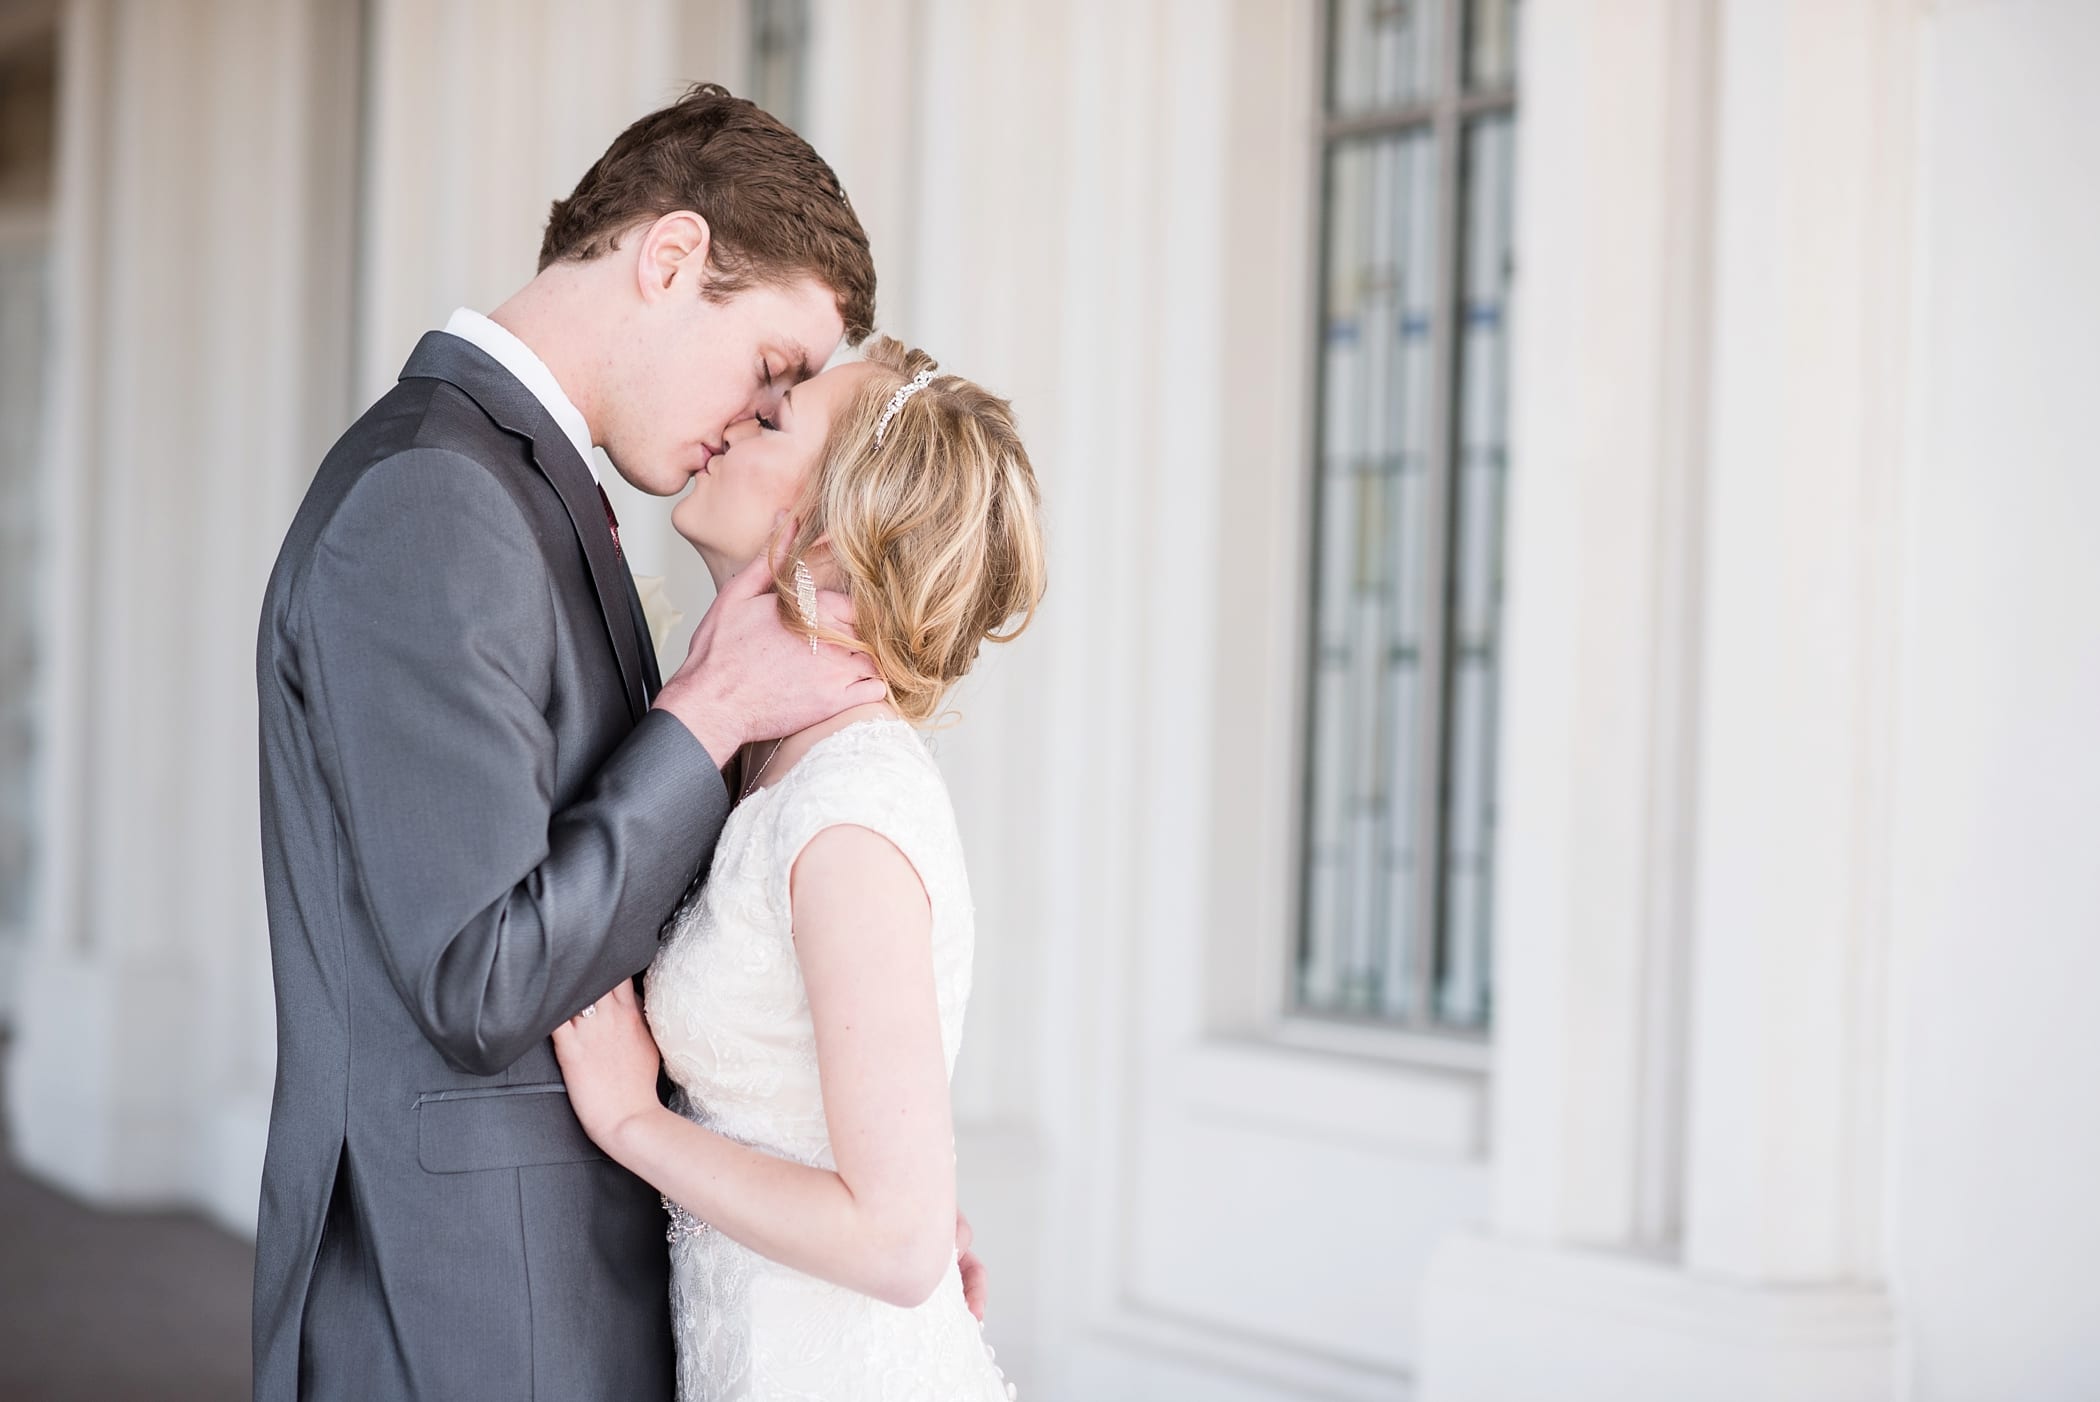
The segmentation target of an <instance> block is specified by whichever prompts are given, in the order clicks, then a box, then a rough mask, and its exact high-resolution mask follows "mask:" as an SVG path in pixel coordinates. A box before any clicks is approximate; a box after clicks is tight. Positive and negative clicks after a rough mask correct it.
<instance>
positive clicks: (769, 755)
mask: <svg viewBox="0 0 2100 1402" xmlns="http://www.w3.org/2000/svg"><path fill="white" fill-rule="evenodd" d="M785 739H787V736H785V735H783V736H781V737H780V740H775V741H774V742H773V748H772V749H770V750H767V751H766V757H765V759H764V761H762V762H761V763H760V764H759V766H758V772H757V773H756V774H753V775H752V776H751V782H750V783H749V784H747V785H745V786H744V791H743V793H741V794H739V795H738V796H737V802H738V803H742V802H743V801H744V800H745V799H747V798H749V797H751V795H753V794H755V793H757V792H758V781H759V780H761V779H763V778H765V777H766V765H768V764H771V763H772V762H773V756H775V755H777V754H779V753H780V741H781V740H785Z"/></svg>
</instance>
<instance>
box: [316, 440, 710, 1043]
mask: <svg viewBox="0 0 2100 1402" xmlns="http://www.w3.org/2000/svg"><path fill="white" fill-rule="evenodd" d="M296 616H297V617H298V618H299V619H300V627H299V638H298V652H299V656H300V660H301V671H302V673H303V675H304V678H305V682H306V688H307V693H308V694H307V698H306V700H307V706H308V710H309V713H310V716H311V724H312V726H313V733H314V738H315V742H316V747H317V749H318V751H319V754H320V761H321V766H322V771H323V775H324V778H325V780H326V782H327V785H328V788H329V795H330V800H331V802H332V804H333V806H334V809H335V815H336V821H337V824H338V830H339V833H340V840H341V842H342V844H343V846H344V847H345V849H346V856H347V864H348V868H349V869H348V871H347V872H346V878H347V880H346V882H345V887H346V891H347V892H348V893H349V894H348V895H346V898H355V899H358V900H361V901H362V902H363V904H364V906H365V914H366V916H367V918H368V919H369V923H370V925H371V927H372V928H373V929H374V930H376V931H377V933H378V939H379V943H380V947H381V951H382V955H383V958H384V960H385V962H386V966H387V972H388V974H389V976H390V977H391V978H392V980H393V982H394V985H395V987H396V988H397V989H398V991H399V992H400V995H401V997H402V999H403V1001H404V1002H406V1003H407V1005H408V1007H409V1008H410V1010H411V1011H412V1012H413V1013H414V1015H415V1017H416V1019H417V1021H418V1023H419V1024H420V1025H421V1027H422V1029H423V1032H424V1034H425V1035H426V1036H427V1037H429V1039H430V1040H431V1042H432V1043H433V1044H434V1045H435V1046H436V1047H437V1048H438V1049H439V1051H441V1052H442V1053H443V1054H444V1056H445V1059H446V1060H447V1061H448V1062H450V1063H451V1064H452V1065H454V1066H456V1067H458V1068H459V1069H461V1070H462V1071H465V1072H467V1073H469V1074H473V1075H494V1074H496V1073H497V1072H500V1071H502V1070H503V1069H504V1068H505V1067H507V1066H509V1065H510V1064H511V1063H512V1062H513V1061H516V1060H517V1059H518V1058H519V1057H520V1056H522V1055H524V1054H525V1053H526V1052H527V1051H529V1050H531V1048H532V1047H533V1046H535V1045H536V1044H538V1043H539V1042H540V1040H541V1039H543V1038H545V1037H546V1036H547V1035H548V1034H549V1033H550V1032H552V1031H553V1029H554V1028H555V1027H556V1026H557V1025H558V1024H560V1023H561V1022H562V1021H563V1020H564V1019H566V1018H568V1017H571V1016H573V1015H574V1014H575V1012H576V1010H577V1009H578V1008H581V1007H583V1006H584V1005H585V1004H587V1003H589V1002H590V1001H591V1000H592V999H593V998H596V997H597V996H598V995H600V994H602V993H604V992H605V990H606V989H608V988H610V987H612V986H613V985H614V984H615V983H617V982H619V981H620V980H621V979H623V978H626V977H629V976H631V975H633V974H635V973H636V972H638V971H639V970H641V969H642V968H644V967H646V966H647V965H648V963H649V960H650V958H651V957H652V956H653V955H654V953H655V951H656V938H657V932H658V930H659V928H660V926H661V924H662V922H663V920H664V918H665V917H666V916H667V915H668V914H669V913H670V911H671V909H672V907H673V906H674V905H675V904H676V903H677V901H678V899H679V897H680V895H681V894H682V893H683V892H684V890H685V888H686V886H687V884H688V883H689V881H690V879H691V877H692V876H693V874H694V872H695V870H696V869H697V866H698V864H699V862H700V861H701V860H702V859H703V858H704V857H705V855H706V854H707V853H708V852H709V851H711V850H712V848H713V846H714V842H715V838H716V837H717V836H718V835H719V834H720V831H721V827H722V823H723V821H724V819H725V818H726V817H727V815H728V809H729V802H728V794H727V792H726V791H725V789H724V788H723V785H722V778H721V775H720V773H719V772H718V771H717V770H716V769H715V766H714V762H713V760H712V759H710V758H709V757H708V754H707V751H706V750H705V749H704V748H703V747H702V746H701V745H700V743H699V741H698V740H696V739H695V738H694V737H693V735H692V734H691V732H689V731H688V730H686V728H685V727H684V726H683V725H681V724H680V723H679V722H678V721H677V720H676V719H674V718H673V717H671V716H669V715H667V714H665V713H663V712H660V711H651V712H649V713H648V714H647V716H646V717H645V718H644V719H643V721H642V723H641V725H640V726H638V727H637V728H636V729H635V731H634V733H633V734H632V735H631V736H629V737H628V739H627V740H626V741H624V742H623V743H622V744H621V745H620V747H619V748H618V749H616V750H615V751H614V752H613V753H612V755H611V756H610V757H609V758H608V759H607V761H606V763H605V765H604V766H603V767H602V768H601V769H600V770H599V771H598V774H597V775H596V777H595V778H594V779H593V780H592V782H591V783H590V784H589V785H588V786H587V787H586V788H585V789H584V791H583V792H582V793H581V795H580V796H579V797H578V798H577V800H576V801H575V802H573V803H571V804H570V805H569V806H568V807H565V808H563V809H561V810H560V811H558V812H557V811H556V810H555V808H554V806H553V801H554V800H553V791H554V759H555V739H554V734H553V731H552V729H551V728H550V727H549V725H548V722H547V718H546V706H547V703H548V697H549V695H550V689H551V686H552V678H553V665H554V645H555V636H556V635H555V628H554V618H553V602H552V595H551V592H550V589H549V585H548V581H547V578H546V564H545V560H544V557H543V555H542V553H541V550H540V546H539V544H538V542H537V541H536V540H535V538H534V536H533V534H532V531H531V529H530V527H529V526H528V525H527V523H526V521H525V518H524V515H523V513H522V512H521V511H520V510H519V509H518V506H517V504H516V503H515V502H514V501H512V500H511V498H510V496H509V494H508V493H507V492H506V491H505V490H504V489H503V487H502V486H501V484H499V483H498V482H497V481H496V480H495V479H494V478H492V477H491V476H490V475H489V473H488V471H487V470H486V469H484V468H483V467H481V466H480V465H478V464H476V463H474V462H473V461H471V460H470V459H467V458H465V457H462V456H460V455H458V454H455V453H449V452H442V451H437V450H428V449H418V450H413V451H410V452H407V453H403V454H400V455H397V456H396V457H393V458H390V459H388V460H387V461H385V462H382V463H379V464H377V465H375V466H373V467H372V468H370V469H368V470H367V472H366V474H365V476H364V477H363V478H362V479H361V480H360V481H359V483H358V485H357V486H356V487H355V488H354V489H353V490H352V491H351V493H350V495H349V497H348V498H347V499H346V500H345V501H344V502H343V503H342V505H341V506H340V507H339V508H338V509H337V512H336V514H335V516H334V518H333V519H332V520H331V521H330V523H329V525H328V527H327V529H326V530H325V531H324V532H323V533H322V535H321V538H320V540H319V542H318V544H317V546H316V550H315V555H314V560H313V565H312V571H311V573H310V575H309V577H308V579H307V582H306V585H305V588H304V590H303V597H302V599H301V600H300V604H299V608H298V611H297V615H296ZM621 622H622V623H623V624H624V622H625V620H624V619H623V620H621Z"/></svg>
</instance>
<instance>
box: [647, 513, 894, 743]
mask: <svg viewBox="0 0 2100 1402" xmlns="http://www.w3.org/2000/svg"><path fill="white" fill-rule="evenodd" d="M793 536H794V523H793V522H792V521H785V520H784V521H783V522H782V526H781V529H780V530H779V531H777V532H776V533H775V536H774V540H773V543H772V545H771V546H770V547H769V548H768V552H767V555H766V556H762V557H760V558H759V559H756V560H753V561H752V562H751V563H750V564H748V565H746V566H745V567H744V568H743V569H742V570H740V571H738V572H737V573H736V574H735V575H734V576H732V577H731V578H730V580H729V581H728V582H727V583H726V584H724V585H723V586H722V591H721V592H720V593H719V594H717V595H716V596H715V601H714V603H713V605H712V606H710V607H709V609H708V610H707V616H706V617H704V618H702V619H701V620H700V626H699V627H698V628H697V629H695V630H694V632H693V641H692V646H691V647H690V648H689V649H688V650H687V652H686V657H685V663H684V665H682V666H681V667H679V669H678V671H677V672H676V673H675V674H674V675H673V676H672V677H671V679H670V680H669V681H667V682H665V683H664V687H663V690H662V691H661V692H659V693H658V694H657V698H656V709H658V710H660V711H669V712H670V713H671V714H672V715H674V716H676V717H677V718H678V719H679V720H680V721H681V722H683V723H684V725H685V727H686V729H688V730H690V731H692V732H693V735H694V737H695V738H696V739H698V740H699V741H700V743H701V744H702V745H703V746H705V747H706V749H707V753H708V755H709V756H710V757H711V758H712V759H713V760H714V762H715V767H716V768H717V769H719V768H722V767H723V766H725V765H727V764H728V763H729V761H730V759H731V758H732V757H733V756H734V755H735V754H736V752H737V750H738V748H739V747H741V746H743V745H745V744H747V743H749V742H751V741H756V740H770V739H773V738H775V737H778V736H782V735H792V734H794V733H795V732H796V731H798V730H804V729H807V728H808V727H810V726H812V725H815V724H816V723H817V722H818V721H822V720H828V719H830V718H831V717H832V716H835V715H837V714H838V713H839V712H841V711H844V710H847V709H849V708H850V707H853V706H861V705H866V704H867V703H869V702H871V701H880V700H882V699H883V697H884V696H885V695H886V694H887V691H888V689H887V688H886V687H885V686H884V685H883V682H882V678H881V677H880V676H879V675H878V674H877V673H876V670H875V663H874V660H873V659H872V658H870V657H869V656H868V654H866V653H864V652H855V651H853V650H852V649H850V648H844V647H840V646H839V645H837V644H836V643H828V642H820V643H819V644H818V645H817V647H816V650H815V651H814V652H812V651H811V649H810V640H809V635H808V634H807V633H803V632H798V631H795V630H792V629H790V628H789V627H787V625H785V624H784V623H782V622H781V619H780V606H779V603H778V600H777V598H776V596H775V595H774V593H773V573H772V567H771V565H770V564H769V559H770V557H771V555H772V553H773V551H774V550H778V549H782V548H785V544H786V542H787V541H789V540H792V539H793ZM817 612H818V615H819V616H820V618H821V619H822V620H823V624H824V627H825V628H826V629H827V630H828V631H837V632H850V631H851V630H852V627H853V603H852V600H850V599H848V598H847V597H846V596H845V595H843V594H834V593H830V592H829V591H824V592H820V593H819V594H818V595H817Z"/></svg>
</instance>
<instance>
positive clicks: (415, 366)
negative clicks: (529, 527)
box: [401, 331, 656, 721]
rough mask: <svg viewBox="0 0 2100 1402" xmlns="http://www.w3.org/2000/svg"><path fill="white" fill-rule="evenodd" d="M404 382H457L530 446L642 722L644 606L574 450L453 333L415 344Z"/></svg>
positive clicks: (650, 692) (503, 375)
mask: <svg viewBox="0 0 2100 1402" xmlns="http://www.w3.org/2000/svg"><path fill="white" fill-rule="evenodd" d="M401 378H402V379H404V380H407V379H436V380H444V381H445V382H446V383H448V384H452V385H456V386H458V387H459V388H460V389H461V390H464V391H465V392H466V393H467V394H469V395H471V396H472V397H473V399H474V402H475V403H477V404H479V405H480V406H481V408H482V410H483V412H485V413H486V414H487V415H488V416H489V417H490V418H491V419H493V420H494V421H495V422H496V423H497V424H498V425H499V426H500V427H502V428H503V429H505V430H506V431H508V432H510V433H513V434H516V435H517V436H518V437H520V438H522V439H524V440H525V441H526V442H527V443H529V444H531V445H532V461H533V464H534V465H535V466H536V467H538V468H539V470H540V475H541V476H542V477H545V478H546V479H547V482H548V484H549V485H550V486H552V487H553V488H554V491H555V494H556V495H558V496H559V497H560V498H561V504H562V506H563V507H564V508H566V509H567V511H568V513H569V524H570V525H571V526H572V527H573V528H574V529H575V531H576V540H577V543H578V544H579V545H581V546H582V547H583V558H584V562H585V563H586V564H587V565H588V566H589V567H590V573H591V585H592V588H593V589H594V590H595V592H596V593H597V595H598V610H599V613H600V614H601V615H602V617H603V620H604V623H605V631H606V634H607V636H608V637H609V638H610V639H611V640H612V646H613V655H614V656H615V657H617V658H618V659H619V663H620V687H621V691H622V693H623V694H624V695H625V697H626V700H627V709H628V710H629V711H630V712H631V713H632V715H633V718H634V719H635V720H637V721H639V720H640V719H641V718H642V716H643V715H644V714H645V713H646V712H647V710H648V708H649V703H650V700H651V699H652V698H653V696H654V694H655V689H654V688H653V687H652V686H651V684H650V682H649V678H650V677H651V676H653V675H654V674H655V671H656V668H655V662H654V659H653V658H652V659H650V661H649V663H648V665H647V666H646V667H645V666H644V663H643V658H642V648H641V644H640V636H641V635H643V634H646V631H647V630H646V628H643V629H642V630H640V632H639V633H638V631H637V628H636V625H635V619H636V617H637V616H638V615H639V614H640V611H641V602H640V599H639V597H638V596H637V595H636V594H635V589H634V577H633V576H632V575H631V574H629V573H628V571H627V568H626V567H625V566H624V565H622V564H621V563H620V558H619V556H618V555H616V554H615V553H614V552H613V540H612V532H611V531H610V530H608V529H607V528H606V524H605V505H604V503H603V502H601V501H600V500H599V499H598V483H597V479H595V478H593V477H592V476H591V470H590V468H589V467H588V466H587V465H586V464H585V463H584V461H583V459H582V458H580V457H578V456H577V455H576V445H575V444H573V443H571V442H570V441H569V439H568V435H566V434H564V433H563V432H562V431H561V428H560V426H559V425H557V424H556V423H555V422H554V418H553V416H552V415H551V414H549V413H548V412H547V410H546V408H545V406H543V405H542V404H541V403H540V402H539V400H537V399H535V398H533V396H532V391H530V390H528V389H526V388H525V386H523V385H521V384H519V383H518V381H517V378H516V377H515V376H513V375H512V374H511V373H510V372H509V371H508V370H505V369H504V368H503V367H502V366H501V365H499V364H497V363H496V361H495V359H494V358H493V357H491V356H490V355H489V354H488V353H487V352H485V351H483V350H482V349H481V348H480V347H478V346H475V345H473V344H471V343H469V342H467V341H463V340H461V339H460V338H459V337H457V336H448V335H446V334H445V333H444V332H442V331H433V332H430V333H429V334H427V335H426V336H424V337H423V339H422V340H421V341H420V342H418V343H417V345H416V349H415V353H414V354H413V355H411V356H409V358H408V364H407V365H406V366H405V367H403V369H402V371H401Z"/></svg>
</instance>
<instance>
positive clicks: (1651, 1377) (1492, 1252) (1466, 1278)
mask: <svg viewBox="0 0 2100 1402" xmlns="http://www.w3.org/2000/svg"><path fill="white" fill-rule="evenodd" d="M1433 1278H1434V1281H1435V1288H1434V1289H1433V1291H1432V1292H1431V1304H1430V1313H1431V1318H1430V1320H1429V1322H1428V1323H1429V1328H1428V1337H1429V1341H1430V1343H1429V1349H1428V1351H1427V1354H1426V1356H1425V1358H1424V1360H1423V1365H1422V1373H1421V1377H1422V1386H1423V1395H1424V1397H1426V1398H1431V1399H1434V1402H1538V1399H1541V1398H1554V1399H1559V1402H1685V1399H1687V1398H1697V1399H1698V1400H1699V1402H1895V1398H1896V1396H1897V1393H1896V1355H1897V1331H1896V1323H1895V1314H1894V1311H1893V1309H1892V1307H1891V1304H1890V1301H1889V1298H1888V1296H1887V1295H1886V1294H1884V1293H1882V1292H1881V1291H1879V1290H1875V1289H1872V1288H1867V1287H1858V1286H1843V1285H1833V1286H1828V1287H1816V1288H1785V1289H1773V1288H1757V1287H1751V1286H1744V1285H1739V1284H1734V1283H1730V1282H1725V1281H1717V1280H1711V1279H1703V1278H1701V1277H1699V1276H1696V1275H1693V1274H1691V1273H1689V1272H1686V1271H1684V1270H1681V1269H1679V1268H1677V1267H1675V1266H1673V1265H1671V1264H1669V1263H1667V1262H1662V1261H1656V1260H1644V1259H1641V1258H1638V1257H1634V1256H1625V1255H1613V1254H1609V1253H1604V1252H1587V1251H1581V1250H1576V1249H1571V1248H1553V1247H1546V1246H1528V1245H1511V1244H1508V1243H1498V1242H1493V1241H1489V1240H1486V1239H1482V1238H1478V1237H1460V1238H1456V1239H1454V1240H1453V1241H1451V1242H1449V1243H1447V1244H1446V1246H1445V1248H1444V1250H1443V1252H1442V1253H1441V1254H1440V1255H1439V1257H1438V1260H1437V1264H1436V1266H1435V1268H1434V1272H1433Z"/></svg>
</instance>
